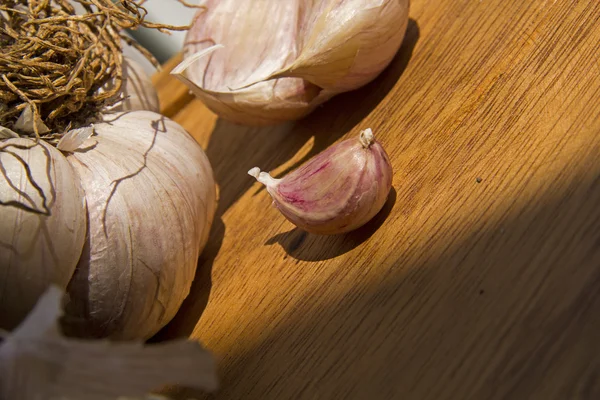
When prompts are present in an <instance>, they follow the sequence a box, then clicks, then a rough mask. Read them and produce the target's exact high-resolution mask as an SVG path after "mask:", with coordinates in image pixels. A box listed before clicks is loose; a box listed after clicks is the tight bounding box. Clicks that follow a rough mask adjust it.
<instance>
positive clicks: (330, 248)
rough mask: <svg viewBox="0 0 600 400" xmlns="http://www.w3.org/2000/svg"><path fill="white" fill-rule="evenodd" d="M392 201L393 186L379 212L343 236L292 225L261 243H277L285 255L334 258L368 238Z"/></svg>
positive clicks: (304, 258) (394, 196)
mask: <svg viewBox="0 0 600 400" xmlns="http://www.w3.org/2000/svg"><path fill="white" fill-rule="evenodd" d="M395 203H396V189H394V188H392V189H391V190H390V194H389V195H388V199H387V201H386V202H385V204H384V205H383V208H382V209H381V211H379V213H377V215H375V217H373V219H372V220H370V221H369V222H367V223H366V224H365V225H363V226H362V227H360V228H358V229H357V230H355V231H352V232H348V233H346V234H343V235H314V234H311V233H307V232H305V231H303V230H301V229H299V228H294V229H292V230H290V231H288V232H284V233H280V234H277V235H275V236H273V237H272V238H270V239H269V240H268V241H267V242H266V243H265V245H267V246H268V245H273V244H275V243H279V245H280V246H281V247H282V248H283V249H284V250H285V252H286V253H287V254H288V255H289V256H291V257H293V258H295V259H297V260H303V261H321V260H327V259H331V258H335V257H337V256H340V255H342V254H345V253H347V252H349V251H350V250H352V249H354V248H355V247H356V246H358V245H360V244H361V243H364V242H365V241H366V240H368V239H369V238H370V237H371V236H372V235H373V234H374V233H375V232H376V231H377V229H379V227H380V226H381V225H383V223H384V222H385V220H386V219H387V217H388V216H389V215H390V212H391V211H392V208H393V207H394V204H395ZM282 218H283V216H282Z"/></svg>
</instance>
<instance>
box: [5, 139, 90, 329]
mask: <svg viewBox="0 0 600 400" xmlns="http://www.w3.org/2000/svg"><path fill="white" fill-rule="evenodd" d="M0 227H1V229H0V328H2V329H13V328H14V327H15V326H16V325H17V324H18V323H20V322H21V320H22V319H23V318H24V317H25V316H26V315H27V313H28V312H29V311H30V310H31V309H32V308H33V306H34V305H35V303H36V302H37V299H38V297H39V296H40V295H41V294H42V293H43V292H44V291H45V290H46V288H47V287H48V285H50V284H56V285H58V286H59V287H61V288H63V289H64V288H66V287H67V284H68V282H69V280H70V279H71V275H72V274H73V271H74V270H75V266H76V265H77V261H78V260H79V256H80V254H81V249H82V247H83V242H84V240H85V228H86V209H85V200H84V197H83V190H82V188H81V185H80V184H79V180H78V178H77V176H76V175H75V174H74V172H73V170H72V169H71V166H70V165H69V163H68V162H67V160H66V159H65V157H64V156H63V155H62V154H61V153H60V152H59V151H58V150H56V149H55V148H54V147H52V146H50V145H48V144H46V143H45V142H42V141H40V142H39V143H37V144H36V143H35V142H34V141H33V140H30V139H25V138H14V139H6V140H0Z"/></svg>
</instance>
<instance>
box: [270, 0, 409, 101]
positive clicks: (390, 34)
mask: <svg viewBox="0 0 600 400" xmlns="http://www.w3.org/2000/svg"><path fill="white" fill-rule="evenodd" d="M306 7H307V10H306V11H305V13H304V20H303V22H302V25H303V26H304V27H305V28H304V29H303V31H304V32H303V34H304V36H303V37H301V38H298V39H299V41H301V42H300V43H299V48H300V49H301V51H300V53H299V54H298V56H297V58H296V60H294V62H293V63H291V64H290V65H288V66H286V67H285V68H284V69H282V70H281V71H278V72H276V73H275V74H273V75H272V76H273V77H299V78H302V79H304V80H306V81H308V82H311V83H313V84H314V85H317V86H319V87H322V88H325V89H327V90H328V91H333V92H337V93H339V92H346V91H350V90H354V89H356V88H359V87H361V86H363V85H366V84H367V83H369V82H370V81H372V80H373V79H374V78H375V77H376V76H377V75H378V74H379V73H380V72H381V71H383V69H384V68H385V67H387V66H388V65H389V63H390V62H391V61H392V59H393V58H394V55H395V54H396V52H397V51H398V49H399V48H400V45H401V44H402V40H403V39H404V34H405V32H406V28H407V26H408V11H409V0H366V1H365V0H345V1H339V0H332V1H317V2H314V1H309V2H308V5H306Z"/></svg>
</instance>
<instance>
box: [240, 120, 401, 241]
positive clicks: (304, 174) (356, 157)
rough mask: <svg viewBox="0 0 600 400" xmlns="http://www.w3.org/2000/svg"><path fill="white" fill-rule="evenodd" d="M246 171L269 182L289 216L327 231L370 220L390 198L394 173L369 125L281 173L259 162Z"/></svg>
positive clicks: (307, 226) (351, 227) (314, 229)
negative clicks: (271, 171)
mask: <svg viewBox="0 0 600 400" xmlns="http://www.w3.org/2000/svg"><path fill="white" fill-rule="evenodd" d="M248 173H249V174H250V175H252V176H254V177H255V178H256V179H257V180H258V181H259V182H261V183H263V184H264V185H265V186H266V187H267V191H268V192H269V194H270V195H271V197H272V198H273V202H274V204H275V206H276V207H277V208H278V209H279V211H280V212H281V213H282V214H283V215H284V216H285V217H286V218H287V219H288V220H289V221H290V222H292V223H293V224H294V225H296V226H298V227H299V228H301V229H303V230H305V231H307V232H310V233H315V234H323V235H333V234H340V233H345V232H349V231H352V230H355V229H357V228H359V227H361V226H362V225H364V224H365V223H367V222H368V221H369V220H371V219H372V218H373V217H374V216H375V215H376V214H377V213H378V212H379V211H380V210H381V209H382V207H383V205H384V204H385V202H386V200H387V198H388V195H389V192H390V190H391V187H392V175H393V171H392V166H391V164H390V161H389V158H388V155H387V153H386V152H385V150H384V149H383V147H382V146H381V144H380V143H379V142H377V141H375V139H374V137H373V135H372V131H371V130H370V129H367V130H365V131H363V132H361V134H360V136H359V138H353V139H348V140H344V141H342V142H340V143H338V144H336V145H333V146H331V147H329V148H328V149H326V150H325V151H323V152H321V153H319V154H317V155H316V156H315V157H313V158H311V159H310V160H309V161H307V162H306V163H305V164H303V165H302V166H301V167H300V168H298V169H296V170H295V171H293V172H291V173H289V174H288V175H286V176H285V177H283V178H282V179H274V178H272V177H271V176H270V175H269V174H268V173H265V172H260V170H259V169H258V168H253V169H251V170H250V171H248Z"/></svg>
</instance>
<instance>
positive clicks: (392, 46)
mask: <svg viewBox="0 0 600 400" xmlns="http://www.w3.org/2000/svg"><path fill="white" fill-rule="evenodd" d="M204 5H205V6H206V8H207V10H202V11H200V12H199V13H198V14H197V15H196V17H195V19H194V23H193V25H192V28H191V29H190V30H189V32H188V35H187V38H186V43H185V45H184V57H185V58H186V59H188V58H190V57H193V56H194V55H195V54H197V53H198V52H200V51H202V50H204V49H207V48H209V47H210V46H211V45H212V44H214V43H218V44H221V45H223V46H224V49H223V50H220V51H218V52H215V53H214V54H211V55H210V56H209V57H204V58H200V59H198V60H196V61H195V62H193V63H190V64H189V65H187V66H186V68H185V71H184V72H182V73H181V74H183V75H185V78H186V79H185V80H184V82H185V83H186V84H187V85H188V86H189V88H190V90H192V91H193V92H194V94H195V95H196V96H197V97H198V98H200V99H201V100H202V101H203V102H204V103H205V104H206V105H207V106H208V107H209V108H210V109H211V110H213V111H214V112H215V113H217V114H218V115H219V116H221V117H223V118H226V119H229V120H231V121H233V122H237V123H241V124H246V125H267V124H275V123H280V122H283V121H289V120H295V119H299V118H301V117H303V116H305V115H307V114H308V113H310V112H311V111H313V110H314V109H315V108H316V107H317V106H318V105H319V104H322V103H323V102H325V101H327V100H329V99H330V98H331V97H333V96H335V95H336V94H338V93H341V92H344V91H348V90H353V89H356V88H358V87H360V86H362V85H364V84H366V83H368V82H369V81H371V80H372V79H374V78H375V77H376V76H377V75H378V74H379V73H380V72H381V71H382V70H383V69H384V68H385V67H386V66H387V65H388V64H389V63H390V61H391V60H392V58H393V57H394V55H395V54H396V52H397V50H398V48H399V47H400V44H401V42H402V39H403V37H404V33H405V31H406V26H407V24H408V7H409V2H408V0H360V1H358V0H344V1H339V0H324V1H319V2H314V1H311V0H286V1H284V2H283V1H280V0H265V1H261V2H258V3H256V2H240V1H238V0H218V1H217V0H208V1H206V2H205V4H204ZM265 21H268V23H265ZM182 80H183V79H182Z"/></svg>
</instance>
